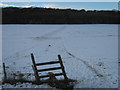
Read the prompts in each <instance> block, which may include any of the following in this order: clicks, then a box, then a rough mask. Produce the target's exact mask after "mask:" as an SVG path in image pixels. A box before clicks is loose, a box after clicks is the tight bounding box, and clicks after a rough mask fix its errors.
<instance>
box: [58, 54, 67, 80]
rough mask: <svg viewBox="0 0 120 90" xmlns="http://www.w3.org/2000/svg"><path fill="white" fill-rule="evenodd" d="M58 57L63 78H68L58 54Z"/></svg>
mask: <svg viewBox="0 0 120 90" xmlns="http://www.w3.org/2000/svg"><path fill="white" fill-rule="evenodd" d="M58 59H59V61H60V65H61V67H62V72H63V75H64V78H65V79H68V77H67V75H66V72H65V68H64V66H63V62H62V58H61V56H60V55H58Z"/></svg>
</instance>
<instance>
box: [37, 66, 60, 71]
mask: <svg viewBox="0 0 120 90" xmlns="http://www.w3.org/2000/svg"><path fill="white" fill-rule="evenodd" d="M58 69H62V67H54V68H47V69H40V70H37V71H38V72H43V71H50V70H58Z"/></svg>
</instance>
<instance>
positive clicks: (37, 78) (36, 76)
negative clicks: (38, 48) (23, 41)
mask: <svg viewBox="0 0 120 90" xmlns="http://www.w3.org/2000/svg"><path fill="white" fill-rule="evenodd" d="M31 59H32V62H33V65H32V68H33V71H34V74H35V79H36V81H38V82H39V81H40V79H39V75H38V72H37V67H36V65H35V58H34V55H33V53H31Z"/></svg>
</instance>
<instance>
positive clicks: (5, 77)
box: [3, 63, 7, 81]
mask: <svg viewBox="0 0 120 90" xmlns="http://www.w3.org/2000/svg"><path fill="white" fill-rule="evenodd" d="M3 73H4V80H5V81H6V79H7V75H6V70H5V63H3Z"/></svg>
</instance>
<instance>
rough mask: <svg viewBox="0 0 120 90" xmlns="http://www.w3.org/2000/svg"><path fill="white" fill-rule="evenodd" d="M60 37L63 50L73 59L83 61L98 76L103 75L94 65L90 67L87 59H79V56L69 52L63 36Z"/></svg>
mask: <svg viewBox="0 0 120 90" xmlns="http://www.w3.org/2000/svg"><path fill="white" fill-rule="evenodd" d="M61 38H62V43H63V48H64V50H65V52H66V53H67V54H68V55H70V56H72V57H73V58H74V59H76V60H79V61H81V62H83V63H84V64H85V65H86V66H87V67H88V68H89V69H90V70H91V71H92V72H93V73H95V74H96V75H97V76H98V77H104V76H103V75H102V74H101V73H100V72H99V71H98V70H96V69H95V68H94V67H92V66H91V65H90V64H89V63H88V62H87V61H85V60H83V59H80V58H79V57H77V56H75V55H74V54H72V53H71V52H69V51H68V50H67V49H66V48H65V45H64V36H61Z"/></svg>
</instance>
